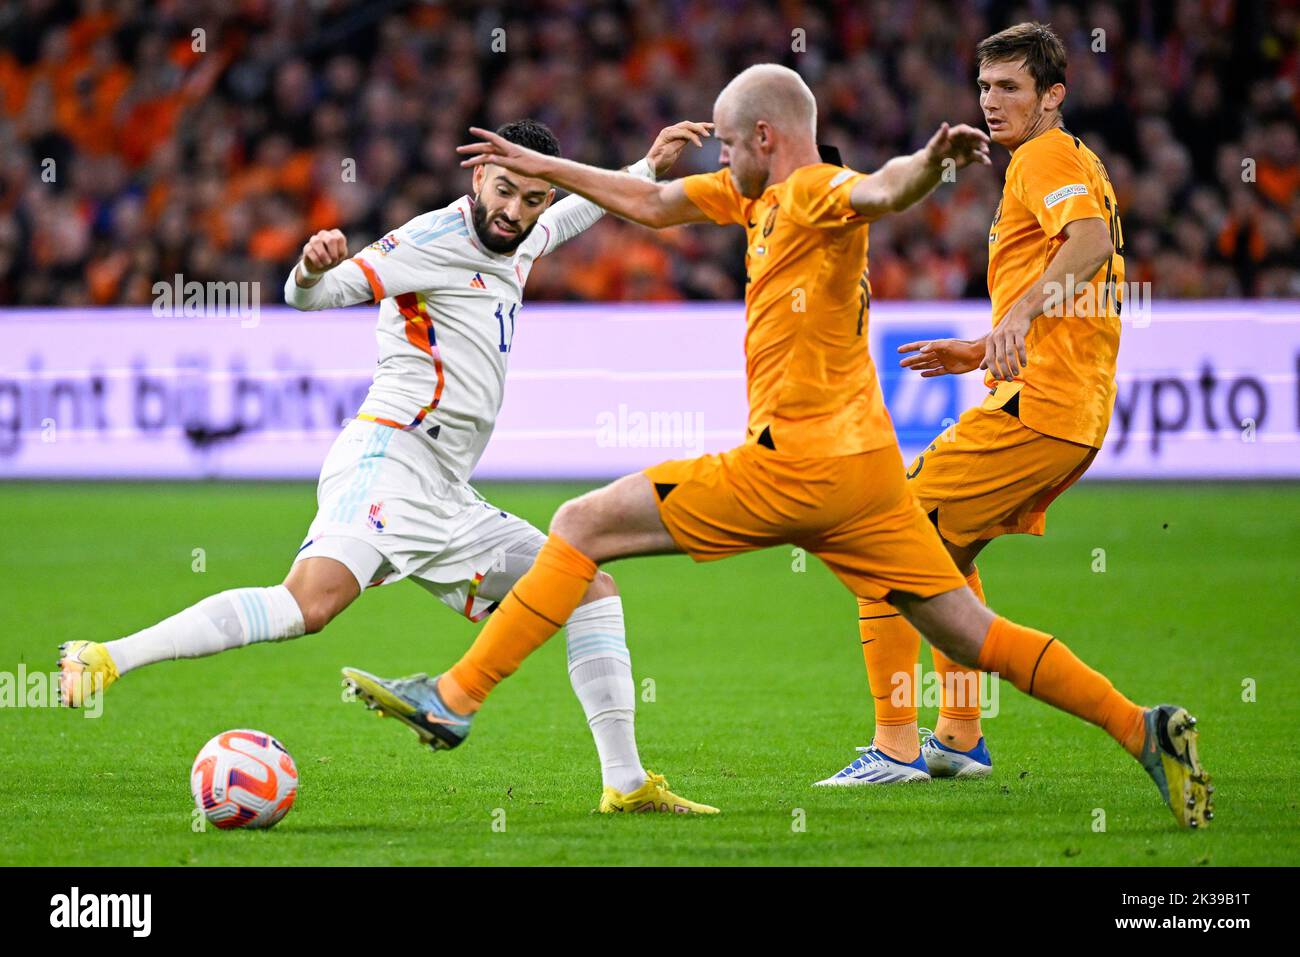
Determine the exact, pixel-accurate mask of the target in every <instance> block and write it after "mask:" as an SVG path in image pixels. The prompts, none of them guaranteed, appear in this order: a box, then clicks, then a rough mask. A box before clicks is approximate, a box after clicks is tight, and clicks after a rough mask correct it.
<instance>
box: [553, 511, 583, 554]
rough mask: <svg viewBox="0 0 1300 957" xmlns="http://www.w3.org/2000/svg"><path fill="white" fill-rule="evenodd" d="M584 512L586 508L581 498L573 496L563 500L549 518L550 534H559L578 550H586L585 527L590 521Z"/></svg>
mask: <svg viewBox="0 0 1300 957" xmlns="http://www.w3.org/2000/svg"><path fill="white" fill-rule="evenodd" d="M585 513H586V509H585V507H584V506H583V504H582V500H581V499H576V498H575V499H570V500H569V501H567V502H565V503H564V504H563V505H561V506H560V507H559V509H558V510H557V511H556V513H555V517H554V518H552V519H551V534H552V535H559V536H560V537H561V538H562V539H564V540H565V541H566V542H568V543H569V544H570V545H572V546H573V547H574V548H576V549H578V551H580V552H586V550H587V548H586V546H587V545H588V542H587V534H586V529H587V526H588V525H589V524H590V523H589V522H587V521H586V514H585Z"/></svg>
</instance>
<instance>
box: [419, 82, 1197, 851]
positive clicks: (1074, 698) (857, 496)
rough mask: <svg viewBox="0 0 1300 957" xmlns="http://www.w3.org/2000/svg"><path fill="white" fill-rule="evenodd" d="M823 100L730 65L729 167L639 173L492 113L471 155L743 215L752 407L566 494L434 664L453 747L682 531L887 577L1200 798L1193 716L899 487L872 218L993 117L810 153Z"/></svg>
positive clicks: (973, 140)
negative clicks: (861, 152) (872, 162)
mask: <svg viewBox="0 0 1300 957" xmlns="http://www.w3.org/2000/svg"><path fill="white" fill-rule="evenodd" d="M816 122H817V119H816V103H815V101H814V99H813V96H812V92H811V91H810V90H809V89H808V87H807V85H806V84H805V83H804V82H803V80H802V79H800V77H799V75H798V74H797V73H795V72H793V71H792V70H788V69H786V68H785V67H781V66H777V65H775V64H761V65H758V66H753V67H750V68H749V69H747V70H745V71H744V72H742V73H740V74H739V75H738V76H736V77H735V78H734V79H733V80H732V81H731V82H730V83H728V84H727V86H726V87H725V88H724V89H723V91H722V92H721V93H720V94H719V96H718V99H717V101H716V103H715V104H714V132H715V135H716V136H717V137H718V138H719V140H721V142H722V153H721V162H722V164H723V166H724V169H721V170H719V171H718V172H716V173H711V174H704V175H697V176H688V177H686V178H685V179H682V180H677V181H674V182H671V183H663V184H650V183H642V182H640V181H638V180H636V179H635V178H634V177H630V176H625V175H623V174H621V173H610V172H605V171H602V170H599V169H596V168H594V167H589V166H584V165H581V164H578V163H573V162H570V161H567V160H560V159H556V158H552V157H546V156H543V155H541V154H539V153H536V152H533V151H531V150H526V149H521V148H519V147H517V146H515V145H513V144H511V143H508V142H507V141H505V140H504V139H502V138H500V137H498V136H495V135H494V134H492V133H490V132H489V131H487V130H481V129H473V130H471V132H472V133H473V134H474V135H476V136H479V137H481V138H482V142H478V143H474V144H470V145H467V146H462V147H460V151H461V152H462V153H465V154H467V155H468V156H469V157H470V158H469V159H467V160H466V161H465V165H479V164H482V163H489V162H490V163H492V164H494V165H497V166H501V167H503V168H505V169H508V170H512V171H514V172H516V173H519V174H520V175H525V176H537V177H540V178H542V179H545V180H548V181H550V182H551V183H553V184H555V185H556V186H561V187H563V188H566V189H569V190H571V191H573V192H575V193H578V194H580V195H583V196H586V197H588V198H590V199H592V200H594V201H595V202H597V203H599V204H600V205H601V206H603V207H604V208H606V209H608V210H610V211H611V212H614V213H617V214H618V215H621V216H624V217H626V218H629V219H632V220H634V221H636V222H639V223H642V224H644V225H647V226H653V227H663V226H669V225H673V224H677V223H689V222H704V221H706V220H712V221H714V222H716V223H719V224H735V225H741V226H743V227H745V229H746V234H747V236H748V240H749V249H748V254H747V259H746V268H747V272H748V279H749V282H748V285H747V289H746V296H745V304H746V320H747V333H746V337H745V352H746V377H747V382H748V391H749V427H748V432H747V436H746V441H745V443H744V444H742V445H740V446H738V447H736V448H734V449H732V450H730V451H728V452H725V453H723V454H721V455H705V456H702V457H700V458H696V459H688V460H684V461H673V462H665V463H662V464H660V465H656V466H653V467H651V468H649V469H646V470H645V471H644V472H642V473H638V474H635V475H629V476H625V477H624V478H621V479H619V480H617V481H615V482H613V483H612V484H610V485H608V486H606V487H604V488H601V489H597V490H595V491H593V492H589V493H588V494H586V495H584V496H581V497H580V498H577V499H574V500H572V501H569V502H567V503H565V504H564V505H563V506H561V507H560V509H559V511H557V512H556V514H555V517H554V519H553V520H552V523H551V529H550V536H549V538H548V539H547V542H546V544H545V545H544V546H543V547H542V550H541V552H540V553H539V554H538V556H537V559H536V561H535V563H534V564H533V566H532V568H531V569H530V570H529V571H528V572H527V573H525V574H524V576H523V577H522V578H521V579H519V581H518V582H517V583H516V584H515V586H514V588H513V589H512V590H511V592H510V594H509V595H508V596H507V597H506V598H505V599H504V600H503V601H502V602H501V605H500V606H499V608H498V609H497V611H496V613H495V614H494V615H493V616H492V618H491V619H490V620H489V622H488V624H487V626H486V627H485V628H484V629H483V631H482V632H481V633H480V634H479V636H478V638H477V640H476V641H475V642H474V644H473V646H472V647H471V648H470V649H469V651H468V652H466V654H465V655H464V656H463V657H462V658H461V660H460V661H459V662H458V663H457V664H456V665H455V666H454V667H453V668H451V669H450V670H449V671H447V672H446V673H444V674H442V675H439V676H437V677H436V678H431V679H429V683H430V684H429V688H428V689H426V693H424V694H422V695H421V700H422V701H423V702H424V708H423V710H424V712H425V714H424V717H425V719H426V720H427V721H428V722H430V724H431V725H432V726H435V727H437V729H438V733H437V739H438V740H437V745H438V746H441V747H455V746H456V745H458V744H459V743H460V742H461V741H463V740H464V738H465V737H466V736H467V735H468V734H469V728H470V722H471V719H472V717H473V714H474V713H475V712H476V711H477V710H478V708H479V706H480V705H481V704H482V702H483V701H484V700H485V699H486V698H487V696H488V694H489V693H490V692H491V690H492V688H493V687H495V686H496V684H497V683H498V682H500V681H501V680H502V679H503V678H505V677H506V676H507V675H510V674H511V673H513V672H514V671H515V669H516V668H518V666H519V665H520V663H521V662H522V661H523V659H524V658H525V657H527V656H528V654H529V653H531V652H532V651H533V650H534V649H536V648H537V647H539V646H540V645H541V644H542V643H543V642H545V641H546V639H547V638H549V637H550V636H551V635H552V634H554V633H555V632H556V631H557V630H558V629H559V628H560V627H561V624H562V623H563V622H564V621H565V619H566V618H567V617H568V616H569V614H570V613H571V611H572V610H573V608H574V607H575V606H576V605H577V603H578V602H579V601H580V600H581V598H582V596H583V594H584V592H585V591H586V589H587V586H588V583H589V582H590V581H591V580H592V578H593V577H594V576H595V575H596V571H597V566H598V564H599V563H601V562H607V561H612V560H615V559H618V558H627V557H630V556H634V555H654V554H666V553H674V552H685V553H687V554H689V555H690V556H691V557H692V558H694V559H696V560H697V561H707V560H710V559H716V558H723V557H725V556H727V555H734V554H738V553H740V552H745V551H751V550H754V549H757V548H763V547H766V546H771V545H780V544H793V545H797V546H799V547H802V548H805V549H807V550H808V551H811V552H812V553H813V554H815V555H817V556H818V557H820V558H821V559H822V560H823V561H824V562H825V563H826V564H827V565H828V566H829V567H830V568H831V570H832V571H833V572H834V573H835V575H836V576H837V577H838V578H839V579H840V580H841V581H842V582H844V583H845V585H847V586H848V587H849V588H850V589H851V590H852V591H853V593H854V594H855V595H857V596H859V597H863V598H869V599H884V598H888V599H889V600H890V601H891V602H892V603H893V604H894V606H895V607H897V608H898V610H899V611H900V612H901V613H902V614H903V615H904V616H906V617H907V618H908V619H909V620H910V621H911V622H912V623H913V624H914V625H915V626H916V627H917V628H918V629H919V630H920V631H921V633H922V634H924V635H925V636H926V637H927V638H928V639H929V640H930V641H931V643H933V644H934V645H935V646H937V647H939V648H941V649H942V650H943V652H944V653H945V654H947V655H949V656H950V657H952V658H953V659H954V660H956V661H959V662H962V663H965V664H968V665H978V666H979V667H981V668H984V669H986V670H989V671H993V672H996V673H998V674H1000V675H1001V676H1002V677H1004V678H1006V679H1008V680H1009V681H1011V682H1012V683H1014V684H1015V685H1016V687H1018V688H1020V689H1021V690H1023V691H1026V692H1028V693H1029V694H1032V695H1033V696H1034V697H1036V698H1039V699H1040V700H1043V701H1046V702H1048V703H1049V704H1053V705H1055V706H1057V707H1059V708H1062V709H1064V710H1067V711H1069V712H1070V713H1072V714H1075V715H1077V716H1079V717H1082V718H1084V719H1085V720H1087V721H1090V722H1092V723H1094V724H1097V725H1099V726H1101V727H1102V728H1104V729H1105V730H1106V731H1107V732H1108V733H1109V734H1110V735H1111V736H1112V737H1114V738H1115V739H1116V740H1117V741H1119V742H1120V743H1121V744H1122V745H1123V746H1124V748H1125V749H1126V750H1127V751H1128V752H1129V753H1130V754H1131V755H1133V757H1135V758H1137V759H1138V760H1139V761H1141V763H1142V764H1143V766H1144V767H1145V768H1146V770H1147V771H1148V772H1149V773H1150V774H1151V776H1152V777H1153V778H1154V780H1155V782H1156V784H1157V786H1158V787H1159V788H1160V791H1161V794H1162V796H1163V797H1164V798H1165V800H1166V801H1167V803H1168V804H1169V805H1170V807H1171V808H1172V809H1173V811H1174V814H1175V816H1176V817H1177V818H1178V820H1179V821H1180V823H1182V824H1184V825H1189V826H1197V825H1199V824H1200V823H1202V822H1203V821H1204V820H1205V819H1206V818H1207V815H1208V796H1207V790H1206V781H1207V779H1206V776H1205V774H1204V771H1203V770H1202V768H1201V767H1200V764H1199V762H1198V761H1197V757H1196V750H1195V739H1196V732H1195V731H1194V730H1193V724H1194V721H1193V719H1191V718H1190V716H1189V715H1188V714H1187V712H1186V710H1184V709H1183V708H1179V707H1176V706H1172V705H1161V706H1159V707H1156V708H1142V707H1139V706H1138V705H1136V704H1134V703H1133V702H1131V701H1129V700H1128V699H1127V698H1125V697H1124V696H1123V695H1122V694H1120V693H1119V692H1118V691H1116V689H1115V688H1114V687H1113V686H1112V685H1111V683H1110V682H1109V681H1108V680H1107V679H1106V678H1105V677H1104V676H1103V675H1101V674H1098V673H1097V672H1096V671H1093V670H1092V669H1091V668H1089V667H1087V666H1086V665H1085V664H1084V663H1083V662H1081V661H1080V660H1079V659H1078V658H1076V657H1075V656H1074V655H1073V654H1072V653H1071V652H1070V651H1069V649H1067V648H1066V647H1065V645H1064V644H1063V643H1062V642H1060V641H1058V640H1056V639H1055V638H1053V637H1052V636H1051V635H1047V634H1044V633H1043V632H1040V631H1035V630H1033V629H1031V628H1025V627H1023V626H1021V625H1017V624H1014V623H1013V622H1010V621H1008V620H1007V619H1005V618H1002V617H999V616H997V615H995V614H994V613H993V612H992V611H990V610H989V609H988V608H987V607H986V606H985V605H984V604H983V603H982V602H981V601H980V600H979V599H978V598H976V597H975V595H974V593H973V592H972V591H971V590H970V589H969V588H968V587H967V586H966V582H965V579H964V578H963V576H962V575H961V573H960V572H959V571H958V570H957V568H956V566H955V565H954V564H953V561H952V559H951V558H950V557H949V555H948V552H947V550H946V549H945V548H944V545H943V542H942V541H941V540H940V538H939V536H938V535H937V534H936V533H935V530H934V528H933V526H932V525H931V524H930V521H929V519H928V518H927V517H926V514H925V512H924V511H922V510H921V507H920V506H919V505H918V504H917V502H916V499H915V498H914V497H913V496H912V494H911V492H910V490H909V489H908V487H907V483H906V481H905V479H904V474H903V463H902V458H901V456H900V454H899V451H898V445H897V441H896V439H895V436H894V431H893V427H892V424H891V422H890V419H889V416H888V413H887V412H886V411H885V408H884V403H883V401H882V399H881V393H880V386H879V383H878V382H877V379H876V372H875V368H874V366H873V365H872V362H871V358H870V356H869V355H868V352H867V319H868V315H867V309H868V303H869V287H868V284H867V281H866V275H865V265H866V262H865V260H866V252H867V230H866V225H867V224H868V223H870V222H871V221H872V220H874V219H878V218H880V217H881V216H884V215H886V214H888V213H891V212H896V211H899V210H902V209H906V208H907V207H908V206H911V205H912V204H914V203H916V202H917V201H919V200H920V199H922V198H923V197H924V196H926V195H927V194H928V193H929V192H930V191H931V190H932V189H933V188H934V187H935V186H936V185H937V184H938V182H939V179H940V175H941V172H942V170H943V167H944V161H945V160H951V161H953V163H954V164H955V165H956V166H957V167H963V166H966V165H968V164H970V163H973V162H977V163H984V164H987V163H989V158H988V138H987V137H986V136H985V135H984V134H983V133H982V132H981V131H978V130H975V129H972V128H970V127H965V126H958V127H954V128H951V129H950V128H949V127H948V125H947V124H944V125H943V126H942V127H941V128H940V129H939V131H938V132H936V133H935V134H934V136H933V137H931V139H930V141H929V143H927V144H926V146H925V147H924V148H923V149H921V150H919V151H917V152H916V153H914V154H912V155H910V156H905V157H897V158H895V159H893V160H891V161H890V162H888V163H886V164H885V165H884V166H883V167H881V169H880V170H878V171H877V172H876V173H874V174H871V175H864V174H861V173H856V172H853V171H852V170H848V169H843V168H841V167H837V166H832V165H829V164H825V163H822V162H820V159H819V155H818V151H817V145H816V140H815V131H816Z"/></svg>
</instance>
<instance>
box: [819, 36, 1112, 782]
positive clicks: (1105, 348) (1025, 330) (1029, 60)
mask: <svg viewBox="0 0 1300 957" xmlns="http://www.w3.org/2000/svg"><path fill="white" fill-rule="evenodd" d="M976 60H977V62H978V64H979V77H978V83H979V90H980V106H981V108H982V109H983V111H984V116H985V120H986V121H987V123H988V127H989V135H990V137H991V138H992V140H993V141H994V142H995V143H998V144H1000V145H1002V146H1005V147H1006V148H1007V149H1008V150H1010V151H1011V164H1010V166H1008V167H1007V174H1006V184H1005V186H1004V188H1003V191H1002V201H1001V202H1000V203H999V204H998V208H997V211H996V212H995V213H994V214H993V225H992V226H991V228H990V231H989V271H988V283H989V294H990V298H991V299H992V305H993V331H992V332H991V333H990V334H988V335H986V336H983V337H982V338H980V339H976V340H973V341H964V340H957V339H942V340H936V341H932V342H913V343H908V344H907V345H904V346H901V347H900V348H899V351H900V352H903V353H910V355H909V356H908V358H906V359H904V360H903V361H902V365H903V366H906V367H909V368H912V369H916V370H918V371H920V373H921V375H922V376H925V377H934V376H941V375H949V374H961V373H965V372H971V371H973V370H975V369H979V368H987V369H988V373H987V376H986V380H985V381H986V384H987V385H988V386H989V387H990V391H989V395H988V396H987V397H986V398H985V400H984V401H983V403H981V404H980V405H978V406H976V407H974V408H972V409H968V410H967V411H966V412H965V413H963V415H962V416H961V418H960V419H959V420H958V421H957V423H956V425H955V426H954V427H953V428H952V429H949V430H947V431H945V432H944V433H943V434H942V435H940V436H939V437H938V438H936V439H935V441H934V442H933V443H932V444H931V445H930V446H929V447H928V448H927V449H926V450H925V451H924V452H923V453H922V454H921V455H920V456H918V457H917V459H916V461H915V462H913V463H912V466H911V468H909V469H908V471H907V477H908V479H909V485H910V486H911V489H912V491H913V493H914V494H915V495H916V497H917V500H918V501H919V502H920V503H921V507H922V508H923V509H924V510H925V511H926V513H927V514H929V515H930V517H931V519H932V520H933V521H934V523H935V526H936V527H937V528H938V530H939V534H940V535H941V536H942V538H943V540H944V544H945V545H946V546H947V548H948V552H949V554H951V555H952V557H953V560H954V561H955V562H956V564H957V568H958V569H959V570H960V571H961V572H962V573H963V574H964V575H965V576H966V583H967V584H968V585H969V586H970V587H971V590H972V591H974V592H975V594H976V595H977V596H978V597H979V598H980V600H983V598H984V591H983V587H982V585H981V583H980V576H979V570H978V569H977V568H976V567H975V556H976V555H978V554H979V553H980V551H981V550H982V549H983V548H984V547H985V546H986V545H988V543H989V542H990V541H992V540H993V539H994V538H996V537H998V536H1000V535H1006V534H1010V533H1016V532H1021V533H1028V534H1031V535H1041V534H1043V530H1044V528H1045V523H1046V516H1045V512H1046V511H1047V507H1048V505H1050V504H1051V503H1052V501H1053V500H1054V499H1055V498H1056V497H1057V496H1058V495H1060V494H1061V493H1062V492H1063V491H1065V490H1066V489H1067V488H1069V487H1070V486H1071V485H1072V484H1073V483H1074V482H1075V481H1077V480H1078V478H1079V477H1080V476H1081V475H1082V474H1083V473H1084V472H1085V471H1086V470H1087V468H1088V466H1089V465H1090V464H1091V463H1092V460H1093V458H1094V456H1096V454H1097V449H1098V448H1100V447H1101V443H1102V439H1103V438H1104V436H1105V434H1106V427H1107V425H1108V424H1109V422H1110V415H1111V409H1112V407H1113V405H1114V401H1115V361H1116V356H1117V354H1118V352H1119V338H1120V320H1119V315H1120V306H1121V303H1120V299H1121V291H1122V287H1123V282H1124V259H1123V255H1122V253H1123V233H1122V231H1121V229H1120V221H1119V207H1118V203H1117V202H1116V199H1115V191H1114V190H1113V189H1112V188H1111V184H1110V178H1109V177H1108V176H1107V175H1106V169H1105V167H1104V166H1102V163H1101V160H1100V159H1098V158H1097V155H1096V154H1095V153H1093V152H1092V150H1090V149H1088V147H1086V146H1085V145H1084V144H1083V143H1082V142H1081V141H1080V140H1079V138H1078V137H1077V136H1074V135H1072V134H1071V133H1069V132H1067V131H1066V130H1065V128H1064V127H1063V126H1062V123H1061V103H1062V101H1063V100H1064V98H1065V69H1066V54H1065V47H1064V45H1063V44H1062V43H1061V41H1060V39H1059V38H1058V37H1057V36H1056V34H1054V33H1053V32H1052V31H1051V29H1050V28H1049V27H1047V26H1044V25H1043V24H1040V23H1021V24H1018V25H1016V26H1013V27H1010V28H1008V29H1006V30H1003V31H1002V32H1000V33H997V34H994V35H993V36H991V37H988V38H987V39H985V40H983V41H982V42H981V43H980V44H979V46H978V47H977V48H976ZM858 617H859V619H860V620H861V623H862V639H863V645H862V653H863V657H864V658H865V659H866V664H867V676H868V680H869V683H870V685H871V692H872V697H873V698H874V699H875V712H876V733H875V739H874V741H873V746H874V748H875V749H876V750H877V751H878V752H879V754H878V755H877V756H876V758H877V760H875V761H874V762H866V761H863V759H859V762H855V764H857V765H858V767H856V768H855V767H854V765H850V766H849V767H848V768H845V769H844V771H841V772H840V775H837V776H836V777H837V778H840V776H841V775H842V776H843V778H844V779H847V780H851V781H852V782H853V783H863V784H892V783H897V782H903V781H912V780H929V779H930V777H931V776H935V777H982V776H984V775H987V774H988V773H989V771H990V769H991V766H992V758H991V757H990V755H989V751H988V747H987V745H986V744H985V742H984V737H983V734H982V731H981V728H980V700H979V674H978V672H976V671H973V670H970V669H967V668H964V667H963V666H961V665H959V664H957V663H956V662H954V661H952V660H951V659H950V658H948V657H947V656H946V655H944V654H943V653H942V652H941V651H940V650H939V649H938V648H935V649H933V654H934V667H935V672H936V673H937V674H939V675H940V676H941V677H942V682H941V688H942V693H941V694H942V697H941V702H940V708H939V721H938V723H937V724H936V725H935V730H934V732H933V733H932V734H930V735H928V736H927V737H926V738H925V740H924V742H922V743H921V744H920V746H919V748H918V733H917V720H916V719H917V712H916V707H915V698H914V696H913V695H910V694H906V693H898V692H905V691H907V690H914V689H913V688H912V685H913V684H914V682H913V681H912V674H913V665H914V664H915V663H916V658H917V654H918V653H919V652H920V648H921V636H920V635H919V634H918V633H917V631H916V629H915V628H913V627H912V626H911V625H910V624H909V623H908V622H907V620H906V619H905V618H904V617H902V616H901V615H899V613H898V612H897V611H895V610H894V609H893V608H892V607H890V605H889V604H888V603H887V602H886V601H883V600H871V599H867V598H860V599H859V616H858ZM867 765H870V766H869V767H868V766H867Z"/></svg>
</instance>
